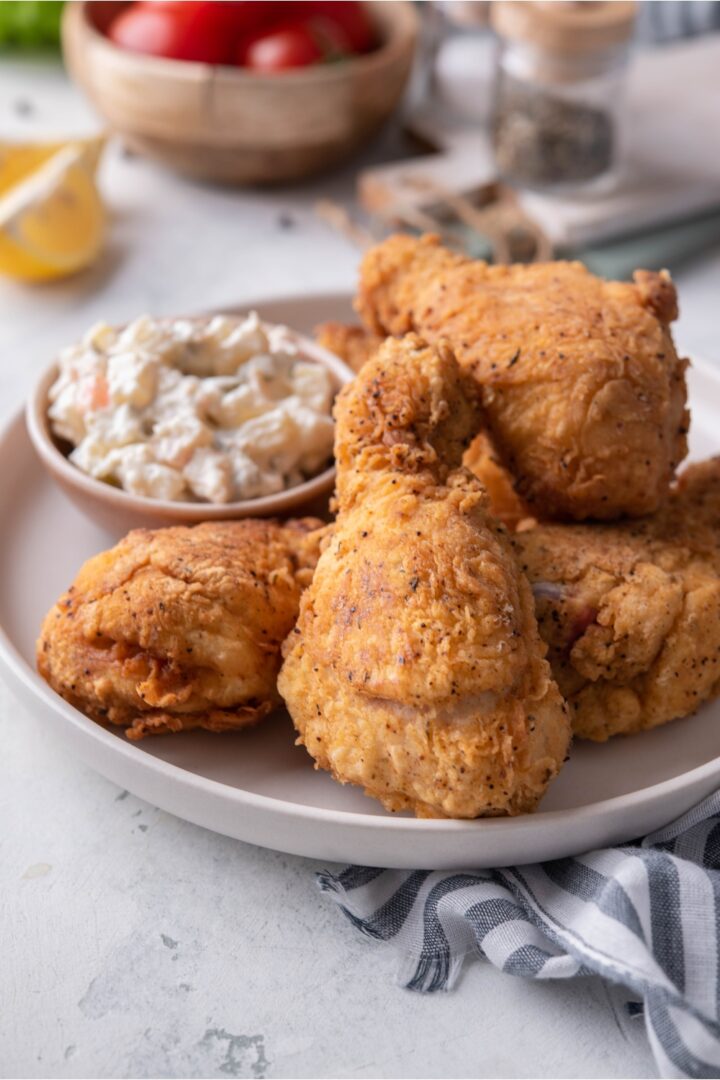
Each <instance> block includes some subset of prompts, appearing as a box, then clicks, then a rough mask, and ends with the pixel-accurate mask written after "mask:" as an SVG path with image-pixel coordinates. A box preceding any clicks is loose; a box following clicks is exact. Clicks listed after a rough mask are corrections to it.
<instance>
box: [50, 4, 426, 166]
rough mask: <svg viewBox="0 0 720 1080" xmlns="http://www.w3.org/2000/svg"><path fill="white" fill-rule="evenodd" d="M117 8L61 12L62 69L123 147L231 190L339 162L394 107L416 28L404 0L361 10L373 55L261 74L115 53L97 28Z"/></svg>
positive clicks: (96, 6)
mask: <svg viewBox="0 0 720 1080" xmlns="http://www.w3.org/2000/svg"><path fill="white" fill-rule="evenodd" d="M124 6H125V5H124V4H123V3H112V2H111V3H108V2H104V3H98V2H76V3H72V4H66V5H65V11H64V16H63V26H62V40H63V52H64V56H65V62H66V64H67V66H68V69H69V71H70V74H71V75H72V77H73V78H74V79H75V80H76V81H77V82H78V83H79V84H80V86H81V87H82V88H83V89H84V90H85V92H86V93H87V95H88V97H89V98H90V99H91V101H92V102H93V104H94V105H95V107H96V109H97V110H98V112H99V113H100V114H101V115H102V116H103V117H104V118H105V120H106V121H107V123H108V125H109V126H110V127H111V128H112V129H114V130H115V131H117V132H118V133H119V134H120V135H121V136H122V137H123V138H124V140H125V142H126V143H127V144H128V145H129V146H130V147H131V148H133V149H136V150H138V151H140V152H141V153H144V154H147V155H148V156H149V157H152V158H156V159H157V160H158V161H161V162H162V163H164V164H165V165H167V166H169V167H170V168H172V169H175V170H177V171H178V172H182V173H186V174H189V175H191V176H195V177H198V178H200V179H204V180H214V181H220V182H224V183H234V184H267V183H279V182H282V181H286V180H298V179H300V178H302V177H305V176H309V175H311V174H312V173H316V172H319V171H320V170H322V169H325V168H328V167H330V166H332V165H335V164H338V163H339V162H341V161H343V160H345V159H346V158H347V157H348V156H349V155H350V154H351V153H352V152H353V151H354V150H356V149H357V148H358V147H360V146H361V145H362V144H363V143H364V142H366V141H367V140H368V139H369V138H370V137H371V136H372V135H373V134H374V133H375V132H376V131H377V130H378V128H379V127H380V126H381V125H382V123H383V122H384V121H385V120H386V119H387V118H388V116H389V115H390V113H391V112H392V111H393V109H394V108H395V106H396V105H397V104H398V102H399V100H400V97H401V95H402V92H403V90H404V88H405V84H406V82H407V79H408V75H409V73H410V68H411V65H412V59H413V54H414V49H415V38H416V33H417V16H416V14H415V10H414V6H413V4H412V3H410V2H408V0H395V2H393V3H383V2H374V3H368V4H367V7H368V8H369V9H370V15H371V17H372V19H373V22H374V23H375V25H376V26H377V28H378V36H379V39H380V41H381V42H382V44H381V45H380V47H379V48H378V49H376V50H375V51H374V52H371V53H367V54H366V55H363V56H358V57H353V58H352V59H349V60H343V61H339V62H338V63H335V64H320V65H316V66H313V67H308V68H302V69H296V70H291V71H285V72H280V73H277V74H273V75H265V74H257V73H254V72H249V71H244V70H242V69H241V68H233V67H222V66H212V65H209V64H199V63H194V62H189V61H183V60H163V59H160V58H158V57H153V56H143V55H141V54H139V53H132V52H128V51H126V50H124V49H120V48H118V47H117V46H115V45H113V44H112V42H111V41H110V40H109V39H108V38H106V37H105V36H104V34H103V31H104V30H105V29H106V28H107V26H108V25H109V24H110V22H111V20H112V18H113V17H114V15H116V14H117V12H118V11H119V10H120V9H121V8H122V7H124Z"/></svg>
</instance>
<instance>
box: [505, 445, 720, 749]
mask: <svg viewBox="0 0 720 1080" xmlns="http://www.w3.org/2000/svg"><path fill="white" fill-rule="evenodd" d="M513 544H514V546H515V548H516V551H517V554H518V558H519V560H520V563H521V565H522V566H523V568H524V569H525V571H526V573H527V575H528V577H529V579H530V582H531V585H532V588H533V592H534V595H535V605H536V611H537V616H538V621H539V624H540V633H541V634H542V636H543V638H544V639H545V641H546V642H547V643H548V645H549V649H550V651H549V657H550V662H551V665H552V668H553V672H554V674H555V678H556V679H557V681H558V684H559V686H560V689H561V690H562V691H563V693H564V694H565V696H566V698H567V700H568V702H569V703H570V705H571V708H572V712H573V728H574V731H575V733H576V734H577V735H580V736H582V737H584V738H588V739H595V740H597V741H604V740H605V739H608V738H609V737H610V736H611V735H616V734H619V733H623V734H628V733H632V732H636V731H642V730H645V729H646V728H653V727H657V726H658V725H659V724H665V723H667V722H668V721H670V720H674V719H677V718H679V717H682V716H687V715H689V714H690V713H693V712H695V710H696V709H697V708H698V707H699V706H700V705H701V704H702V703H703V702H704V701H708V700H710V699H711V698H713V697H715V696H716V695H717V694H718V693H719V692H720V458H714V459H712V460H710V461H707V462H704V463H702V464H700V465H691V466H689V467H688V468H687V469H685V471H684V472H683V473H682V475H681V476H680V479H679V482H678V484H677V487H676V489H675V490H674V491H673V492H672V493H671V495H670V498H669V500H668V502H667V504H666V505H665V506H664V507H663V509H662V510H661V511H660V512H658V513H657V514H656V515H654V516H652V517H649V518H645V519H643V520H640V521H636V522H623V523H621V524H618V525H595V526H592V527H591V526H586V525H536V526H535V527H534V528H531V529H530V530H528V531H526V532H520V533H518V534H517V535H516V536H515V537H513Z"/></svg>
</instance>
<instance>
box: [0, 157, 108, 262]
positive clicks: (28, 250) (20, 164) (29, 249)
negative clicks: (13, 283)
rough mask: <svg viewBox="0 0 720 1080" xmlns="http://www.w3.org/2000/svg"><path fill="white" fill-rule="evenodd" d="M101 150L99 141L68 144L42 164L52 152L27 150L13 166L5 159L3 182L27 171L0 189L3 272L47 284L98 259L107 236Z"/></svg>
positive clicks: (0, 241)
mask: <svg viewBox="0 0 720 1080" xmlns="http://www.w3.org/2000/svg"><path fill="white" fill-rule="evenodd" d="M101 148H102V147H101V146H98V144H97V140H92V141H90V142H84V143H81V142H78V143H69V144H67V145H65V146H61V147H60V148H59V149H57V148H54V150H53V149H51V150H50V153H49V156H47V157H45V158H44V160H43V157H42V155H43V153H44V152H46V151H47V150H48V147H22V148H18V153H19V151H21V150H22V151H23V153H22V154H20V156H16V157H15V164H14V165H13V164H12V161H13V159H12V158H10V165H8V164H7V159H6V161H5V168H4V170H0V180H1V179H3V178H6V177H7V175H8V173H9V172H10V171H12V170H14V171H15V172H17V171H18V170H21V169H22V170H23V172H24V169H25V168H27V170H28V171H27V172H24V175H22V174H21V175H22V178H21V179H18V180H17V182H16V183H14V184H11V185H10V186H7V187H5V190H4V191H2V190H1V189H0V192H1V193H0V272H2V273H5V274H8V275H9V276H11V277H15V278H21V279H23V280H26V281H47V280H50V279H52V278H57V277H64V276H65V275H67V274H72V273H75V271H77V270H81V269H82V268H83V267H85V266H88V265H89V264H90V263H91V262H92V261H93V260H94V259H95V257H96V256H97V254H98V252H99V250H100V247H101V246H102V242H103V236H104V231H105V211H104V208H103V204H102V201H101V199H100V195H99V193H98V190H97V187H96V185H95V176H94V173H95V167H96V165H97V160H98V157H99V153H100V149H101ZM33 154H36V155H37V156H36V157H35V159H34V161H33ZM32 165H34V167H32ZM3 173H4V176H3Z"/></svg>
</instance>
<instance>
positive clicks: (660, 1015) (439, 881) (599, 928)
mask: <svg viewBox="0 0 720 1080" xmlns="http://www.w3.org/2000/svg"><path fill="white" fill-rule="evenodd" d="M318 882H319V885H320V888H321V889H322V890H323V892H326V893H328V895H330V896H331V897H332V899H333V900H335V902H336V903H337V904H338V906H339V907H340V909H341V911H342V912H343V913H344V914H345V915H346V916H347V918H348V919H349V920H350V921H351V922H352V924H353V925H354V926H355V927H356V928H357V929H358V930H359V931H360V932H361V933H363V934H365V935H367V936H368V937H371V938H375V939H377V940H378V941H386V942H391V943H392V944H394V945H395V946H396V947H397V949H398V951H399V952H400V954H401V957H402V964H401V971H400V979H401V982H402V984H403V985H404V986H406V987H408V988H409V989H411V990H421V991H434V990H448V989H450V987H451V986H452V985H453V983H454V982H455V979H456V978H457V976H458V974H459V972H460V968H461V966H462V963H463V960H464V958H465V957H466V956H478V957H485V958H486V959H488V960H489V961H490V962H491V963H493V964H495V965H496V967H498V968H500V969H501V970H502V971H507V972H509V973H510V974H512V975H524V976H525V977H527V978H530V979H566V978H570V977H571V976H573V975H589V974H596V975H602V976H604V977H605V978H607V979H609V980H610V981H612V982H615V983H621V984H622V985H624V986H626V987H629V988H630V989H631V990H632V991H634V992H635V994H636V995H637V997H638V998H642V999H643V1003H644V1006H643V1011H644V1014H645V1022H646V1025H647V1032H648V1036H649V1038H650V1043H651V1045H652V1049H653V1052H654V1054H655V1058H656V1061H657V1064H658V1068H659V1071H660V1074H661V1075H662V1076H664V1077H696V1076H697V1077H717V1076H720V1024H719V1023H718V1004H719V998H718V993H719V989H720V962H719V958H718V953H719V950H720V792H718V793H716V794H715V795H712V796H710V798H708V799H706V800H705V801H704V802H703V803H701V804H700V805H699V806H696V807H695V808H694V809H693V810H690V811H689V812H688V813H687V814H684V815H683V817H681V818H679V819H678V820H677V821H675V822H673V823H672V824H671V825H668V826H667V827H666V828H664V829H661V830H660V831H658V832H656V833H653V834H651V835H650V836H647V837H646V838H645V839H644V840H642V841H641V842H638V843H636V844H628V845H625V846H623V847H618V848H610V849H606V850H601V851H593V852H591V853H590V854H589V855H583V856H581V857H578V858H574V859H558V860H556V861H554V862H548V863H544V864H542V865H539V864H537V865H531V866H519V867H512V868H509V869H503V870H477V871H472V872H465V871H458V872H456V873H452V872H447V871H429V870H416V871H412V872H410V871H407V870H377V869H373V868H369V867H360V866H351V867H348V868H347V869H346V870H344V871H343V872H342V873H340V874H338V875H333V874H330V873H324V874H319V875H318Z"/></svg>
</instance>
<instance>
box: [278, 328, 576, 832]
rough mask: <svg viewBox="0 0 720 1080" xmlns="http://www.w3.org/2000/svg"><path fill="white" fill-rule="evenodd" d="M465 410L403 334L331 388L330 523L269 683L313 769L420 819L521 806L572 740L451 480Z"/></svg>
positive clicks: (447, 358) (512, 579)
mask: <svg viewBox="0 0 720 1080" xmlns="http://www.w3.org/2000/svg"><path fill="white" fill-rule="evenodd" d="M476 398H477V391H476V389H475V386H474V383H473V381H472V380H468V379H467V377H465V376H463V375H462V374H461V372H460V369H459V368H458V365H457V363H456V361H455V359H454V357H453V356H452V353H451V352H450V351H449V350H448V349H446V348H444V347H442V346H440V347H439V348H438V349H437V350H436V349H434V348H429V347H427V346H426V345H425V343H424V342H422V341H421V340H420V339H419V338H418V337H416V336H415V335H409V336H408V337H406V338H404V339H403V340H402V341H396V340H389V341H387V342H386V343H385V344H384V345H383V346H382V348H381V349H380V352H379V353H378V354H377V356H376V357H375V358H374V359H372V360H370V361H368V362H367V363H366V364H365V365H364V367H363V368H362V371H361V372H360V374H359V375H358V376H357V378H356V379H355V380H354V382H352V383H351V384H350V385H349V386H347V387H346V388H345V389H344V390H343V391H342V393H341V394H340V396H339V398H338V400H337V403H336V420H337V425H336V440H335V457H336V460H337V464H338V499H339V514H338V518H337V521H336V524H335V528H334V531H333V534H332V538H331V540H330V542H329V543H328V545H327V547H326V548H325V550H324V552H323V554H322V555H321V556H320V560H319V562H318V566H317V570H316V572H315V576H314V578H313V583H312V585H311V587H310V588H309V589H308V591H307V592H306V593H305V595H304V597H303V599H302V602H301V608H300V617H299V620H298V624H297V626H296V627H295V630H294V632H293V633H291V634H290V636H289V638H288V640H287V642H286V644H285V645H284V646H283V652H284V655H285V662H284V665H283V668H282V670H281V672H280V676H279V679H278V686H279V689H280V692H281V694H282V695H283V697H284V699H285V702H286V704H287V706H288V709H289V711H290V714H291V716H292V718H293V721H294V723H295V726H296V727H297V729H298V732H299V733H300V741H301V742H302V743H304V745H305V746H306V747H307V749H308V751H309V752H310V754H311V755H312V756H313V757H314V758H315V760H316V762H317V764H318V765H319V766H320V767H322V768H324V769H328V770H330V771H331V772H332V773H333V775H334V776H335V777H336V779H338V780H340V781H341V782H343V783H347V782H349V783H354V784H359V785H360V786H362V787H363V788H364V789H365V791H366V793H367V794H368V795H373V796H375V797H376V798H378V799H379V800H380V801H381V802H382V803H383V805H384V806H385V807H386V808H387V809H388V810H404V809H411V810H414V812H415V813H416V814H417V815H418V816H421V817H459V818H473V817H478V816H481V815H488V816H489V815H498V814H518V813H522V812H525V811H529V810H532V809H534V807H535V806H536V804H537V802H538V800H539V799H540V797H541V796H542V794H543V792H544V791H545V788H546V786H547V784H548V783H549V781H550V780H551V779H552V777H553V776H554V775H555V774H556V773H557V771H558V769H559V768H560V766H561V764H562V762H563V759H564V758H565V755H566V752H567V748H568V741H569V721H568V717H567V711H566V706H565V704H564V702H563V701H562V698H561V697H560V694H559V692H558V689H557V687H556V686H555V684H554V682H553V681H552V678H551V675H550V669H549V667H548V664H547V661H546V660H545V659H544V653H545V650H544V646H543V645H542V643H541V641H540V638H539V636H538V631H537V624H536V622H535V616H534V613H533V602H532V595H531V593H530V589H529V586H528V584H527V581H526V580H525V579H524V577H523V576H522V575H521V574H520V573H519V571H518V568H517V565H516V562H515V559H514V557H513V555H512V551H511V549H510V545H509V543H508V540H507V537H506V535H505V532H504V530H503V529H502V527H501V526H497V525H496V524H495V523H494V522H493V520H492V518H491V517H490V515H489V514H488V510H487V495H486V493H485V491H484V489H483V487H482V485H481V484H480V483H479V482H478V481H477V480H475V479H474V478H473V477H472V476H471V475H470V473H468V472H467V470H466V469H463V468H458V467H457V466H459V463H460V461H461V458H462V454H463V451H464V449H465V447H466V446H467V442H468V440H469V438H470V437H471V435H472V433H473V431H474V430H475V428H476V426H477V423H478V412H477V401H476Z"/></svg>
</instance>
